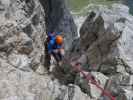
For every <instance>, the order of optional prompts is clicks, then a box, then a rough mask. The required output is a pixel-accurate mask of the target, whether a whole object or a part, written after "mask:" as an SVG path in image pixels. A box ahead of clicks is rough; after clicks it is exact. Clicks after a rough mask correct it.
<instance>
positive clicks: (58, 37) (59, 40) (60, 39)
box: [56, 35, 63, 44]
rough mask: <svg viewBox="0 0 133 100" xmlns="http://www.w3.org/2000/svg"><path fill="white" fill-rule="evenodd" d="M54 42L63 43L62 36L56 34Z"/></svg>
mask: <svg viewBox="0 0 133 100" xmlns="http://www.w3.org/2000/svg"><path fill="white" fill-rule="evenodd" d="M56 43H57V44H62V43H63V38H62V36H61V35H57V36H56Z"/></svg>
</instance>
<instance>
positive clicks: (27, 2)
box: [0, 0, 90, 100]
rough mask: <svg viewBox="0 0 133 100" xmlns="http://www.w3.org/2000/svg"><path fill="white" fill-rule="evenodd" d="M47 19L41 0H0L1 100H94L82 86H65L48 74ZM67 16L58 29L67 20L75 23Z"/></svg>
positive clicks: (72, 31) (62, 19)
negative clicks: (85, 92) (46, 57)
mask: <svg viewBox="0 0 133 100" xmlns="http://www.w3.org/2000/svg"><path fill="white" fill-rule="evenodd" d="M57 1H58V0H57ZM43 6H47V5H46V4H45V5H43ZM56 6H57V5H56ZM58 7H59V8H61V7H62V6H60V5H58ZM62 10H63V8H62ZM64 12H65V11H64V10H63V11H62V15H63V14H64ZM67 12H68V11H67ZM49 13H50V12H49ZM53 13H56V10H54V12H53ZM45 16H46V15H45V12H44V10H43V7H42V6H41V4H40V2H39V1H38V0H0V19H1V20H0V100H68V99H69V100H81V99H82V100H90V99H89V97H88V96H87V95H86V94H84V93H83V92H81V90H80V88H79V87H78V86H75V85H70V86H69V85H68V87H67V86H64V85H61V84H59V82H58V80H56V79H55V80H52V79H51V77H50V76H49V75H48V74H47V73H45V72H46V69H45V67H47V66H44V61H45V59H44V56H45V46H44V42H45V40H46V28H47V27H46V26H45V24H46V21H45ZM65 16H66V15H65ZM65 16H63V18H61V22H60V25H59V26H58V27H56V28H54V30H56V29H57V30H58V28H59V29H60V28H61V26H63V25H64V24H63V21H64V20H65V18H66V19H67V21H68V20H69V18H70V21H68V24H69V23H70V24H74V23H73V21H72V18H71V17H70V16H66V17H65ZM58 17H59V16H58ZM61 23H62V24H63V25H62V24H61ZM66 23H67V22H65V24H66ZM70 24H69V25H70ZM52 27H53V26H52ZM63 27H65V26H63ZM66 28H67V27H66ZM69 28H70V27H68V29H66V31H67V30H68V31H70V32H71V34H72V33H74V32H75V30H72V29H69ZM64 29H65V28H64ZM61 30H62V28H61ZM62 31H64V30H62ZM66 31H65V32H66ZM74 34H75V33H74ZM67 35H68V34H67ZM71 37H73V36H71ZM71 39H72V38H71ZM40 74H41V75H40Z"/></svg>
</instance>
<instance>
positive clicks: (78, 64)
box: [71, 63, 116, 100]
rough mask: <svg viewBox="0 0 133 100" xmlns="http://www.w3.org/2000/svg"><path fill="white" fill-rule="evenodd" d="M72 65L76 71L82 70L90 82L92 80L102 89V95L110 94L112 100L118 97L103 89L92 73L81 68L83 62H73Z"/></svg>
mask: <svg viewBox="0 0 133 100" xmlns="http://www.w3.org/2000/svg"><path fill="white" fill-rule="evenodd" d="M71 65H72V66H73V68H74V69H75V71H77V72H80V73H81V74H82V75H83V76H84V77H85V78H86V80H87V81H88V82H91V83H92V84H94V85H95V86H96V87H97V88H98V89H100V90H101V91H102V95H106V96H108V97H109V98H110V99H111V100H116V98H115V97H114V96H112V95H111V93H110V92H109V91H107V90H105V89H103V88H102V87H101V86H100V85H99V84H98V83H97V81H96V80H95V78H94V76H92V75H91V74H90V73H88V74H86V73H85V71H84V70H83V69H81V64H80V63H77V64H73V63H71Z"/></svg>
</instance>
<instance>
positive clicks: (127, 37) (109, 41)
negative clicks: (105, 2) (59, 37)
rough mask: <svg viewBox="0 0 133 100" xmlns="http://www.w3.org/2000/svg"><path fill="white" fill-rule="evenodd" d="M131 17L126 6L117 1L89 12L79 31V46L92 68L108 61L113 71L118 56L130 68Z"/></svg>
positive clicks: (132, 18) (105, 64)
mask: <svg viewBox="0 0 133 100" xmlns="http://www.w3.org/2000/svg"><path fill="white" fill-rule="evenodd" d="M123 10H124V11H123ZM132 20H133V17H132V16H131V15H130V14H129V13H128V7H126V6H124V5H121V4H120V5H119V4H114V5H112V9H109V8H107V7H106V8H99V10H94V11H92V12H91V13H90V14H89V16H88V17H87V19H86V21H85V23H84V24H83V26H82V27H81V30H80V36H81V46H82V48H83V49H84V50H85V51H87V56H88V60H89V63H90V64H91V65H92V66H93V64H95V65H96V67H95V69H96V70H97V69H99V67H100V66H101V67H102V66H103V65H104V66H108V64H109V65H110V66H114V72H116V68H115V66H116V65H117V59H118V58H119V59H122V60H123V61H124V63H125V64H127V66H128V67H129V68H130V70H132V59H133V58H132V56H131V55H132V49H131V48H132V44H133V43H132V27H131V26H132Z"/></svg>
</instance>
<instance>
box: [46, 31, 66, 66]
mask: <svg viewBox="0 0 133 100" xmlns="http://www.w3.org/2000/svg"><path fill="white" fill-rule="evenodd" d="M48 53H49V55H50V57H54V59H55V60H56V62H57V64H58V65H59V66H61V65H62V59H63V57H64V48H63V37H62V36H61V35H60V33H56V32H49V33H48Z"/></svg>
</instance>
